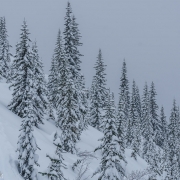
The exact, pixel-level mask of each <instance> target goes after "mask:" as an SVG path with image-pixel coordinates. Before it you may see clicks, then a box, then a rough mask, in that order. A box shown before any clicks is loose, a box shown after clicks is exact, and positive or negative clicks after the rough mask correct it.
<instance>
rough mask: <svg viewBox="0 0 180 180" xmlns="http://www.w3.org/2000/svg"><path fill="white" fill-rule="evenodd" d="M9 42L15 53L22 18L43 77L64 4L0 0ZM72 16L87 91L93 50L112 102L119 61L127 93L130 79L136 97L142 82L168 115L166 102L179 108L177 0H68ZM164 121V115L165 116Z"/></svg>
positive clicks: (54, 0)
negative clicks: (101, 65)
mask: <svg viewBox="0 0 180 180" xmlns="http://www.w3.org/2000/svg"><path fill="white" fill-rule="evenodd" d="M0 2H1V5H0V16H5V17H6V22H7V30H8V35H9V41H10V44H11V45H12V46H13V48H12V49H11V50H12V53H13V54H14V53H15V44H16V43H17V42H18V41H19V36H20V28H21V25H22V22H23V20H24V19H26V21H27V24H28V28H29V31H30V33H31V35H30V38H31V40H32V41H34V40H36V41H37V44H38V47H39V54H40V57H42V59H43V62H44V70H45V73H46V74H48V73H49V69H50V63H51V57H52V54H53V50H54V47H55V41H56V37H57V32H58V29H59V28H60V29H61V31H64V25H63V24H64V16H65V12H66V9H65V8H66V5H67V1H65V0H51V1H50V0H30V1H28V0H11V1H10V0H1V1H0ZM70 2H71V5H72V10H73V14H74V15H75V17H76V18H77V23H78V24H79V29H80V32H81V35H82V39H81V42H82V43H83V46H82V47H81V48H80V50H81V53H82V54H83V55H84V56H83V57H82V58H81V60H82V66H81V67H82V73H83V74H84V75H85V78H86V86H87V87H90V85H91V81H92V76H93V75H94V73H95V72H94V69H93V67H94V64H95V61H96V57H97V54H98V50H99V48H101V50H102V54H103V59H104V61H105V64H106V65H107V69H106V73H107V86H108V87H110V88H111V91H113V92H114V93H115V97H116V103H117V102H118V92H119V84H120V76H121V69H122V62H123V59H125V60H126V62H127V68H128V78H129V81H130V89H131V84H132V81H133V79H134V80H135V81H136V83H137V85H138V86H139V88H140V92H141V94H142V90H143V86H144V83H145V82H147V83H148V84H149V85H150V84H151V81H153V82H154V83H155V87H156V90H157V94H158V95H157V102H158V104H159V106H161V105H164V108H165V112H166V115H167V116H169V114H170V109H171V106H172V101H173V99H174V98H176V100H177V103H178V104H180V70H179V69H180V10H179V7H180V1H179V0H177V1H175V0H171V1H169V0H168V1H167V0H158V1H157V0H149V1H147V0H141V1H140V0H123V1H122V0H110V1H107V0H89V1H87V0H72V1H70ZM168 118H169V117H168Z"/></svg>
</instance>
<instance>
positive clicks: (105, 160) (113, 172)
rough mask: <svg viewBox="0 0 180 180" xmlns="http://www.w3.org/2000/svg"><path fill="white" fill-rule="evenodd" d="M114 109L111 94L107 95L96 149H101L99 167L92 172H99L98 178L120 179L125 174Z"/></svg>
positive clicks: (103, 179) (101, 179) (100, 179)
mask: <svg viewBox="0 0 180 180" xmlns="http://www.w3.org/2000/svg"><path fill="white" fill-rule="evenodd" d="M115 114H116V110H115V105H114V102H113V100H112V98H111V95H110V94H109V95H108V98H107V101H106V107H105V118H104V119H103V127H104V128H103V133H104V137H103V138H102V139H101V141H102V143H101V145H100V147H98V148H97V149H95V151H96V150H98V149H101V150H102V159H101V163H100V168H99V169H98V170H97V171H96V172H95V173H94V175H95V174H97V173H100V176H99V178H98V179H99V180H105V179H106V180H107V179H108V180H114V179H116V180H122V179H123V178H124V176H125V170H124V166H123V165H125V163H126V160H125V156H124V148H123V147H122V146H121V144H122V142H121V141H120V140H119V139H118V134H117V129H116V117H115Z"/></svg>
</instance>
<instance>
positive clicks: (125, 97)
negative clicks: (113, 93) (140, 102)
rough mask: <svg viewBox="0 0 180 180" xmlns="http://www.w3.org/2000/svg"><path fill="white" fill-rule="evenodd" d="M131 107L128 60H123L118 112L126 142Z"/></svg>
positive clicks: (120, 134)
mask: <svg viewBox="0 0 180 180" xmlns="http://www.w3.org/2000/svg"><path fill="white" fill-rule="evenodd" d="M129 108H130V97H129V82H128V79H127V68H126V62H125V61H124V62H123V67H122V76H121V79H120V93H119V103H118V112H117V130H118V134H119V136H121V137H122V139H123V140H124V142H125V143H126V135H127V127H128V123H129Z"/></svg>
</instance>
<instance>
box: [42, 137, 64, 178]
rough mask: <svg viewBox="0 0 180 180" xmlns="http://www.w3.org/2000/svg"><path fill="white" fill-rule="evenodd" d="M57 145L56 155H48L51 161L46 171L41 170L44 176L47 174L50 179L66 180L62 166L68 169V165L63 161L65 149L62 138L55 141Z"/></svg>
mask: <svg viewBox="0 0 180 180" xmlns="http://www.w3.org/2000/svg"><path fill="white" fill-rule="evenodd" d="M54 145H55V146H56V151H55V155H53V156H50V155H46V157H48V158H49V159H50V161H51V163H50V165H49V166H48V168H47V171H46V172H40V174H42V176H46V177H47V178H48V179H49V180H66V178H65V177H64V175H63V171H62V168H65V169H66V165H65V164H64V163H63V161H64V159H63V156H62V153H63V149H62V144H61V141H60V138H57V139H56V140H55V142H54Z"/></svg>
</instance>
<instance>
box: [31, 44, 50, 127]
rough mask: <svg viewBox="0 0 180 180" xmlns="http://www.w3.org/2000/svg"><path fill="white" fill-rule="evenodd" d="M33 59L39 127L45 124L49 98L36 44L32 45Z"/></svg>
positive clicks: (36, 124)
mask: <svg viewBox="0 0 180 180" xmlns="http://www.w3.org/2000/svg"><path fill="white" fill-rule="evenodd" d="M31 58H32V63H33V67H34V69H33V72H34V82H35V84H34V87H35V89H36V91H35V92H36V93H35V97H34V99H35V106H36V109H37V111H38V112H37V114H36V115H37V121H36V122H35V126H36V127H38V124H43V121H42V119H43V117H44V114H45V109H47V97H46V91H47V90H46V82H45V75H44V71H43V64H42V60H41V59H40V58H39V54H38V48H37V44H36V42H34V43H33V45H32V51H31Z"/></svg>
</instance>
